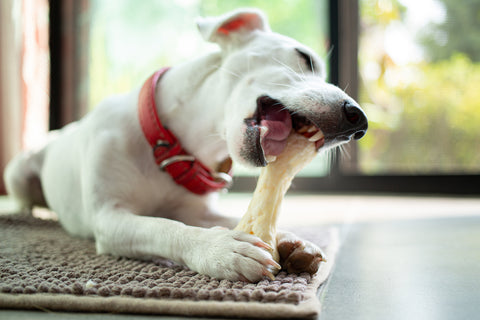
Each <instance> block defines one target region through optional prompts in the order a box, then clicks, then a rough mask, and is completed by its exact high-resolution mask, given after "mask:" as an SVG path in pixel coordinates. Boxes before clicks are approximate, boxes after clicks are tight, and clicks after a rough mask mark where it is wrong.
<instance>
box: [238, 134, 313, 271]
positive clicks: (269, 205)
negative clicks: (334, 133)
mask: <svg viewBox="0 0 480 320" xmlns="http://www.w3.org/2000/svg"><path fill="white" fill-rule="evenodd" d="M316 154H317V152H316V150H315V143H313V142H311V141H309V140H308V138H306V137H304V136H303V135H300V134H297V133H291V134H290V135H289V137H288V140H287V145H286V147H285V150H284V151H283V152H282V153H281V154H280V155H278V156H277V158H276V160H275V161H273V162H269V163H268V165H267V166H265V167H263V168H262V169H261V172H260V176H259V178H258V182H257V186H256V188H255V191H254V193H253V197H252V200H251V201H250V204H249V206H248V209H247V212H246V213H245V215H244V216H243V217H242V219H241V220H240V222H239V224H238V225H237V227H236V228H235V230H240V231H244V232H246V233H249V234H253V235H255V236H257V237H259V238H260V239H262V240H263V241H264V242H265V243H267V244H268V245H270V247H271V248H273V250H272V252H271V254H272V256H273V259H274V260H275V261H277V262H280V256H279V253H278V250H277V240H276V233H277V220H278V217H279V213H280V207H281V204H282V200H283V198H284V196H285V193H286V192H287V190H288V188H289V187H290V184H291V182H292V180H293V178H294V177H295V175H296V174H297V173H298V172H299V171H300V170H301V169H303V168H304V167H305V166H306V165H307V164H308V163H310V162H311V161H312V160H313V158H314V157H315V155H316Z"/></svg>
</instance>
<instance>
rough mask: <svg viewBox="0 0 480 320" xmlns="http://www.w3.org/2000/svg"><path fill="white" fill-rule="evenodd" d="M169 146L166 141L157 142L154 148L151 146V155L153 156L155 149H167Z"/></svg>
mask: <svg viewBox="0 0 480 320" xmlns="http://www.w3.org/2000/svg"><path fill="white" fill-rule="evenodd" d="M169 146H170V143H169V142H168V141H166V140H157V143H156V144H155V146H153V154H155V151H156V150H157V148H160V147H169Z"/></svg>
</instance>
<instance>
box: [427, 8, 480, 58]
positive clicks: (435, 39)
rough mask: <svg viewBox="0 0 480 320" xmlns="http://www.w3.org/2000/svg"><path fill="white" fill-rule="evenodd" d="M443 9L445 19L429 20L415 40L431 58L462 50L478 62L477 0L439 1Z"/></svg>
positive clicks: (479, 20) (479, 16)
mask: <svg viewBox="0 0 480 320" xmlns="http://www.w3.org/2000/svg"><path fill="white" fill-rule="evenodd" d="M439 1H440V2H441V3H442V4H443V6H444V8H445V19H444V21H442V22H440V23H432V24H431V26H429V27H428V28H425V31H424V32H423V33H422V34H420V36H419V40H420V42H421V43H422V44H423V46H424V47H425V49H426V51H427V54H428V55H429V57H430V58H431V59H432V60H433V61H438V60H443V59H448V58H449V57H451V56H452V55H453V54H455V53H458V52H460V53H464V54H466V55H467V56H468V57H469V58H470V59H471V60H472V61H474V62H478V61H480V0H462V1H458V0H439Z"/></svg>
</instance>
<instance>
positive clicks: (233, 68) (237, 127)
mask: <svg viewBox="0 0 480 320" xmlns="http://www.w3.org/2000/svg"><path fill="white" fill-rule="evenodd" d="M198 27H199V30H200V32H201V34H202V36H203V37H204V38H205V39H206V40H208V41H212V42H216V43H218V44H219V45H220V47H221V49H222V53H221V56H222V59H221V66H220V71H219V72H220V73H221V79H222V81H221V83H219V84H218V85H219V86H222V90H221V91H222V92H226V93H227V94H226V95H225V96H224V97H223V98H221V99H217V101H220V100H223V101H221V102H220V103H223V110H224V115H223V116H224V117H225V119H224V123H225V127H224V128H222V130H224V133H225V136H226V141H227V146H228V149H229V153H230V155H231V157H232V158H233V160H234V161H236V162H240V163H242V164H244V165H250V166H252V165H253V166H265V165H267V163H268V160H269V159H270V158H272V157H274V156H276V155H278V154H280V153H281V152H282V151H283V149H284V148H285V145H286V139H287V137H288V135H289V134H290V133H291V132H292V130H294V131H296V132H298V133H300V134H303V135H305V136H307V137H309V138H310V139H311V141H312V142H314V143H315V145H316V147H317V149H322V150H325V149H327V148H331V147H333V146H336V145H339V144H341V143H345V142H348V141H350V140H351V139H360V138H361V137H363V136H364V135H365V133H366V131H367V127H368V123H367V117H366V116H365V114H364V112H363V111H362V109H361V108H360V107H359V106H358V104H357V103H356V102H355V101H354V100H353V99H352V98H350V97H349V96H348V95H347V94H346V93H345V92H344V91H342V90H340V89H339V88H338V87H336V86H333V85H331V84H328V83H326V82H325V66H324V63H323V62H322V60H321V59H320V58H319V57H318V56H317V55H316V54H315V53H314V52H313V51H312V50H311V49H309V48H308V47H306V46H304V45H302V44H300V43H298V42H297V41H295V40H293V39H291V38H288V37H285V36H282V35H279V34H277V33H274V32H271V31H270V28H269V26H268V22H267V20H266V18H265V17H264V15H263V14H262V13H261V12H260V11H258V10H253V9H248V10H239V11H234V12H231V13H228V14H226V15H223V16H220V17H215V18H204V19H200V20H199V21H198Z"/></svg>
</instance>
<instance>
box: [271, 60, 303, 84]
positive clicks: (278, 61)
mask: <svg viewBox="0 0 480 320" xmlns="http://www.w3.org/2000/svg"><path fill="white" fill-rule="evenodd" d="M272 60H273V61H275V62H276V63H278V64H279V65H281V66H283V67H284V68H286V69H287V70H289V71H290V72H292V73H293V74H294V75H296V76H297V77H298V79H299V80H300V81H305V78H304V77H302V76H301V75H300V74H299V73H298V72H296V71H295V70H293V69H292V67H290V66H289V65H287V64H285V63H283V62H282V61H280V60H278V59H277V58H275V57H272Z"/></svg>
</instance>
